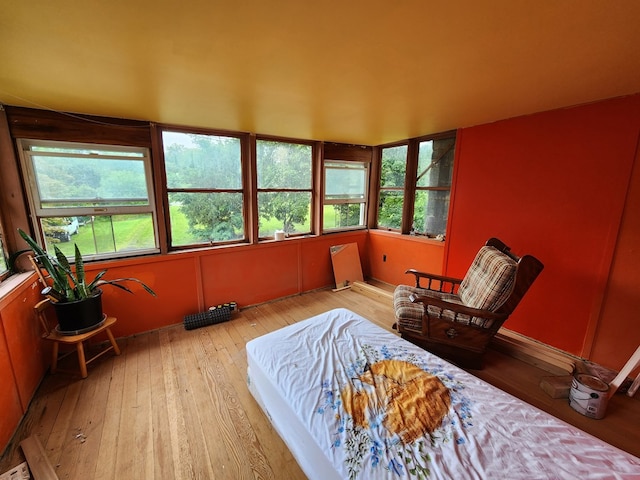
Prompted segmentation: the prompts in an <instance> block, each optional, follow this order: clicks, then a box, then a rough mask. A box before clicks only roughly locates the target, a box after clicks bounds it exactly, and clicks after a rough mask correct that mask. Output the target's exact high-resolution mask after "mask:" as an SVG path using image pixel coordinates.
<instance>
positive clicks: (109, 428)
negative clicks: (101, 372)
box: [86, 338, 135, 480]
mask: <svg viewBox="0 0 640 480" xmlns="http://www.w3.org/2000/svg"><path fill="white" fill-rule="evenodd" d="M134 341H135V338H128V339H122V340H120V341H119V344H120V350H121V352H122V353H121V354H120V355H118V356H116V357H113V358H112V359H111V360H110V362H111V363H112V369H111V377H110V382H109V393H108V395H107V402H106V407H105V411H104V420H103V425H102V436H101V437H100V449H99V451H98V459H97V462H96V471H95V477H94V478H95V479H96V480H115V479H116V470H115V465H116V454H117V446H118V445H117V442H118V432H119V431H120V418H121V416H120V412H121V411H122V403H123V398H122V397H123V394H124V376H125V366H126V358H127V353H128V350H129V347H130V344H131V343H133V342H134ZM89 379H91V381H93V376H92V375H89V377H87V379H86V380H89Z"/></svg>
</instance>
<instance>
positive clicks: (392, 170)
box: [378, 145, 408, 230]
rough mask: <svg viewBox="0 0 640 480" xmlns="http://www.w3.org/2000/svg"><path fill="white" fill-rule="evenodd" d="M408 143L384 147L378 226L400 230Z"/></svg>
mask: <svg viewBox="0 0 640 480" xmlns="http://www.w3.org/2000/svg"><path fill="white" fill-rule="evenodd" d="M407 150H408V146H407V145H398V146H395V147H385V148H383V149H382V164H381V169H380V201H379V202H378V227H379V228H389V229H393V230H400V229H401V228H402V208H403V204H404V182H405V175H406V172H407Z"/></svg>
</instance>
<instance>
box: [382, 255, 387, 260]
mask: <svg viewBox="0 0 640 480" xmlns="http://www.w3.org/2000/svg"><path fill="white" fill-rule="evenodd" d="M382 261H383V262H386V261H387V256H386V255H384V254H383V255H382Z"/></svg>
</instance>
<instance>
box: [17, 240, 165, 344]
mask: <svg viewBox="0 0 640 480" xmlns="http://www.w3.org/2000/svg"><path fill="white" fill-rule="evenodd" d="M18 232H19V233H20V236H21V237H22V238H23V239H24V240H25V241H26V242H27V244H28V245H29V247H30V248H31V250H32V251H33V253H34V260H35V261H36V263H37V264H38V265H41V266H42V268H44V270H46V271H47V274H48V276H49V278H50V279H51V285H49V286H46V287H45V288H44V290H42V293H43V295H45V296H47V297H48V298H49V299H50V300H51V303H52V304H53V306H54V308H55V311H56V315H57V317H58V324H59V327H58V328H59V330H60V332H61V333H65V332H68V333H71V334H75V333H81V332H84V331H89V330H91V329H92V328H95V327H96V326H98V325H99V324H100V323H102V321H103V314H102V290H101V289H100V287H101V286H103V285H113V286H114V287H117V288H121V289H122V290H125V291H126V292H129V293H133V292H132V291H131V290H130V289H129V288H128V287H127V286H126V285H124V283H126V282H137V283H139V284H140V285H142V288H144V289H145V290H146V291H147V292H149V293H150V294H151V295H153V296H154V297H155V296H156V294H155V292H154V291H153V290H152V289H151V288H149V287H148V286H147V285H145V284H144V283H143V282H142V281H140V280H138V279H137V278H117V279H115V280H105V279H104V278H103V277H104V275H105V274H106V273H107V270H102V271H100V272H99V273H98V274H97V275H96V276H95V277H94V278H93V279H92V280H91V281H87V279H86V276H85V270H84V261H83V260H82V254H81V253H80V249H79V248H78V245H77V244H76V245H75V268H72V267H71V265H70V263H69V260H68V259H67V257H66V256H65V255H64V253H62V252H61V251H60V249H59V248H58V247H57V246H55V245H54V247H53V249H54V253H55V255H54V256H52V255H49V254H48V253H47V252H46V251H45V250H44V249H43V248H42V247H41V246H40V245H38V243H37V242H36V241H35V240H34V239H33V238H31V237H30V236H29V235H27V234H26V233H25V232H24V231H22V230H21V229H18Z"/></svg>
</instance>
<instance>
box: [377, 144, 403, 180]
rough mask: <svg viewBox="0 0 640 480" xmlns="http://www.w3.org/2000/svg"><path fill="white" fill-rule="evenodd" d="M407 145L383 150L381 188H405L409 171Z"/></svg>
mask: <svg viewBox="0 0 640 480" xmlns="http://www.w3.org/2000/svg"><path fill="white" fill-rule="evenodd" d="M407 149H408V146H407V145H400V146H397V147H388V148H383V149H382V170H381V172H380V186H381V187H403V186H404V175H405V173H406V170H407Z"/></svg>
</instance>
